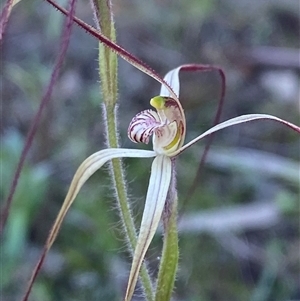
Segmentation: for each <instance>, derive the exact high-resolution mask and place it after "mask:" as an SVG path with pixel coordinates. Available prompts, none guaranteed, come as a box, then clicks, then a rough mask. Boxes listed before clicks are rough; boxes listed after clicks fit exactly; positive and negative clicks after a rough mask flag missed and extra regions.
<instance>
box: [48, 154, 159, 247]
mask: <svg viewBox="0 0 300 301" xmlns="http://www.w3.org/2000/svg"><path fill="white" fill-rule="evenodd" d="M155 155H156V153H155V152H154V151H147V150H136V149H122V148H108V149H104V150H101V151H99V152H96V153H94V154H93V155H91V156H90V157H88V158H87V159H86V160H84V161H83V163H82V164H81V165H80V166H79V168H78V169H77V171H76V173H75V175H74V177H73V180H72V182H71V185H70V188H69V191H68V193H67V196H66V198H65V200H64V202H63V205H62V207H61V209H60V211H59V213H58V216H57V218H56V220H55V222H54V225H53V227H52V230H51V232H50V234H49V237H48V240H47V248H48V249H49V248H50V247H51V245H52V244H53V242H54V240H55V238H56V236H57V233H58V231H59V228H60V226H61V223H62V221H63V218H64V217H65V215H66V214H67V211H68V210H69V208H70V206H71V205H72V203H73V202H74V199H75V198H76V196H77V194H78V192H79V191H80V189H81V187H82V186H83V184H84V183H85V182H86V181H87V180H88V179H89V178H90V177H91V176H92V175H93V174H94V173H95V172H96V171H97V170H98V169H100V168H101V167H102V166H103V165H104V164H105V163H106V162H108V161H109V160H111V159H114V158H121V157H129V158H150V157H154V156H155Z"/></svg>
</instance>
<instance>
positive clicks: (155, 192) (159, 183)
mask: <svg viewBox="0 0 300 301" xmlns="http://www.w3.org/2000/svg"><path fill="white" fill-rule="evenodd" d="M171 173H172V164H171V159H170V158H169V157H167V156H163V155H160V156H157V157H156V158H155V159H154V161H153V163H152V168H151V177H150V180H149V187H148V191H147V197H146V202H145V209H144V213H143V218H142V222H141V227H140V233H139V237H138V241H137V245H136V249H135V252H134V256H133V261H132V267H131V271H130V276H129V280H128V285H127V291H126V296H125V301H130V300H131V298H132V295H133V292H134V289H135V286H136V283H137V280H138V275H139V271H140V268H141V265H142V262H143V260H144V257H145V254H146V252H147V250H148V247H149V245H150V243H151V241H152V238H153V236H154V234H155V232H156V229H157V227H158V223H159V221H160V219H161V215H162V211H163V208H164V205H165V201H166V198H167V193H168V190H169V186H170V181H171Z"/></svg>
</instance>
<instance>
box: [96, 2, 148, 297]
mask: <svg viewBox="0 0 300 301" xmlns="http://www.w3.org/2000/svg"><path fill="white" fill-rule="evenodd" d="M92 7H93V10H94V16H95V19H96V20H95V21H96V25H97V27H98V28H99V30H100V31H101V32H102V34H104V36H106V37H107V38H108V39H110V40H111V41H113V42H115V41H116V33H115V27H114V21H113V15H112V11H111V1H106V0H92ZM117 70H118V66H117V55H116V53H114V52H112V51H111V49H110V48H107V47H105V46H104V45H103V44H102V43H99V76H100V81H101V92H102V95H103V100H104V106H103V111H104V120H105V123H106V140H107V146H108V147H110V148H118V147H119V143H118V124H117V121H116V120H117V119H116V118H117V114H116V113H117V112H116V111H117V110H116V102H117V93H118V82H117ZM111 177H112V180H113V184H114V188H115V194H116V199H117V205H118V208H119V215H120V218H121V221H122V227H123V231H124V233H125V236H126V241H127V245H128V249H129V251H130V253H131V254H133V252H134V249H135V247H136V243H137V232H136V229H135V226H134V221H133V218H132V215H131V209H130V204H129V202H128V196H127V188H126V181H125V176H124V171H123V166H122V162H121V160H120V159H113V160H112V162H111ZM141 282H142V285H143V289H144V293H145V296H146V299H147V300H148V301H152V300H153V297H152V296H153V293H152V282H151V278H150V275H149V272H148V271H147V268H146V265H144V266H143V267H142V269H141Z"/></svg>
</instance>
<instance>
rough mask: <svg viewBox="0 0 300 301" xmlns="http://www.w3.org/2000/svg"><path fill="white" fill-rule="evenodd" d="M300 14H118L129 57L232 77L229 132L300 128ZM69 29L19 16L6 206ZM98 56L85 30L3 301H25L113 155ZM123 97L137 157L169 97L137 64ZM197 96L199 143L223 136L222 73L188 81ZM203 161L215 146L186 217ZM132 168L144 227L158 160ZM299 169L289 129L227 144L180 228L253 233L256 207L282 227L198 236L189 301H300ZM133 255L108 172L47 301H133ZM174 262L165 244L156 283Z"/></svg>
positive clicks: (46, 17) (53, 275)
mask: <svg viewBox="0 0 300 301" xmlns="http://www.w3.org/2000/svg"><path fill="white" fill-rule="evenodd" d="M298 6H299V3H297V1H287V0H285V1H279V0H278V1H250V0H241V1H232V0H225V1H220V0H214V1H207V0H204V1H203V0H199V1H196V0H195V1H179V0H176V1H170V0H160V1H159V0H156V1H147V2H144V1H143V2H141V1H119V0H118V1H114V7H113V9H114V12H115V18H116V26H117V40H118V42H119V43H120V44H121V45H122V46H124V47H125V48H126V49H127V50H129V51H130V52H132V53H134V54H135V55H137V56H138V57H140V58H141V59H142V60H144V61H145V62H146V63H147V64H149V65H150V66H152V67H153V68H154V69H155V70H157V71H158V72H159V73H160V74H162V75H163V74H164V73H166V72H167V71H168V70H170V69H172V68H174V67H176V66H178V65H180V64H182V63H188V62H196V63H208V64H215V65H219V66H222V67H223V68H224V70H225V73H226V75H227V96H226V104H225V112H224V114H223V116H222V119H223V120H224V119H227V118H229V117H234V116H237V115H240V114H246V113H270V114H274V115H277V116H278V117H281V118H284V119H287V120H290V121H291V122H294V123H296V124H299V107H298V106H299V103H298V101H299V82H300V78H299V63H298V66H297V64H296V65H295V66H294V67H293V66H291V65H290V64H287V58H291V55H290V52H288V50H291V49H292V50H293V49H297V47H299V42H298V29H299V24H300V21H299V14H298V11H299V7H298ZM76 14H77V15H78V16H79V17H80V18H82V19H84V20H85V21H87V22H89V23H90V24H93V21H92V14H91V10H90V8H89V5H88V2H87V1H81V0H79V1H78V5H77V13H76ZM62 20H63V17H62V16H60V14H59V13H58V12H57V11H55V10H54V9H53V8H52V7H50V6H49V5H48V4H47V3H46V2H41V1H36V0H31V1H22V2H20V3H19V4H18V5H16V6H15V7H14V9H13V12H12V15H11V18H10V21H9V23H8V27H7V31H6V33H5V38H4V41H3V46H2V56H1V66H2V67H3V68H2V70H1V72H2V73H1V81H2V86H1V102H2V108H1V110H2V112H1V118H2V128H1V144H2V147H1V172H2V181H1V187H0V188H1V199H3V197H5V196H6V195H7V189H8V186H9V183H10V181H11V179H12V173H13V171H14V168H15V165H16V162H17V158H18V156H19V155H20V151H21V147H22V143H23V141H24V137H25V135H26V133H27V131H28V128H29V125H30V120H32V118H33V116H34V113H35V112H36V109H37V106H38V104H39V101H40V99H41V95H42V93H43V89H44V87H45V86H46V85H47V82H48V81H49V76H50V73H51V68H52V66H53V64H54V61H55V57H56V55H57V49H58V45H57V43H58V41H59V35H60V30H61V26H62ZM267 46H268V47H272V48H267V50H268V52H267V53H268V55H267V57H265V56H264V52H263V51H264V50H266V48H265V47H267ZM96 47H97V42H96V41H95V40H94V39H93V38H92V37H90V36H88V35H87V34H86V33H85V32H84V31H83V30H81V29H79V28H76V27H74V31H73V37H72V39H71V45H70V48H69V50H68V54H67V57H66V61H65V63H64V66H63V70H62V73H61V76H60V79H59V82H58V84H57V85H56V88H55V92H54V95H53V97H52V101H51V103H50V105H49V106H48V108H47V111H46V113H45V114H44V117H43V120H42V122H41V124H40V128H39V131H38V133H37V135H36V137H35V141H34V143H33V145H32V149H31V153H30V156H29V158H28V160H27V163H26V166H25V168H24V169H23V172H22V176H21V180H20V184H19V186H18V189H17V192H16V195H15V197H14V205H13V207H12V209H11V212H10V217H9V221H8V225H7V229H6V232H5V235H4V239H3V256H2V257H1V264H2V271H3V272H2V275H4V277H3V278H2V279H1V293H2V296H3V298H4V299H3V300H7V301H10V300H18V298H19V297H20V295H21V293H22V289H23V288H24V286H25V285H26V282H27V280H28V278H29V276H30V271H31V269H32V268H33V265H34V263H35V262H36V260H37V257H38V254H39V252H40V250H41V248H42V246H43V244H44V242H45V239H46V236H47V233H48V231H49V229H50V226H51V223H52V221H53V220H54V218H55V216H56V214H57V212H58V210H59V206H60V204H61V203H62V201H63V198H64V194H65V193H66V190H67V186H68V185H69V183H70V180H71V178H72V175H73V173H74V171H75V170H76V168H77V166H78V165H79V164H80V162H82V161H83V159H84V158H85V157H87V155H89V154H91V153H92V152H95V151H96V150H97V149H100V148H103V147H105V145H103V142H102V141H103V132H104V129H103V125H102V123H101V120H102V113H101V108H100V105H101V95H100V92H99V84H98V75H97V70H96V68H97V63H96V57H97V49H96ZM277 50H280V52H279V53H280V55H279V56H277V59H276V62H277V64H275V62H273V64H272V62H270V60H268V59H270V58H272V53H273V52H272V51H277ZM276 53H277V54H278V52H276ZM254 54H255V55H256V56H254ZM119 82H120V90H119V100H120V101H119V116H120V120H119V124H120V137H121V145H122V146H124V147H132V144H131V142H130V141H129V140H128V139H127V137H126V131H127V126H128V123H129V121H130V120H131V118H132V117H133V116H134V115H135V114H136V113H137V112H139V111H140V110H142V109H147V108H149V99H150V98H151V97H153V96H155V95H157V94H158V93H159V86H158V84H156V83H155V82H154V81H153V80H152V79H150V78H148V77H147V76H145V75H143V74H142V73H141V72H139V71H137V70H135V69H134V68H133V67H132V66H130V65H128V64H127V63H125V62H122V61H120V68H119ZM181 87H182V97H181V99H182V103H183V107H184V109H185V112H186V115H187V125H188V133H189V135H188V137H187V140H189V139H191V138H193V137H195V136H196V135H197V134H199V132H200V131H201V130H203V131H204V130H205V129H207V128H208V127H209V126H210V125H211V124H212V122H213V116H214V113H215V111H216V107H217V100H218V97H219V92H220V80H219V78H218V75H217V74H214V73H203V74H200V73H199V75H193V76H190V75H183V76H182V85H181ZM203 146H204V145H203V143H200V144H199V145H198V147H197V146H196V147H193V149H192V150H188V151H187V152H186V153H184V154H183V156H181V157H180V159H179V160H178V170H177V173H178V190H179V203H180V204H181V205H183V204H182V202H183V200H184V199H185V198H186V196H187V192H188V189H189V187H190V185H191V184H192V182H193V179H194V176H195V174H196V168H197V164H198V162H199V158H200V156H201V153H202V150H203ZM138 147H144V146H138ZM247 150H249V151H247ZM226 154H227V156H226ZM268 154H269V156H268ZM274 154H276V156H274ZM124 162H125V166H126V170H127V175H128V181H129V189H130V195H131V196H132V202H133V204H134V205H133V207H134V213H135V215H136V217H137V221H139V219H140V215H141V212H142V208H143V204H144V198H145V193H146V187H147V181H148V178H149V172H150V163H151V160H149V162H146V160H143V161H140V160H133V159H128V160H125V161H124ZM278 166H279V171H278V168H277V167H278ZM281 166H282V167H281ZM280 167H281V168H280ZM297 169H298V170H299V138H298V137H297V135H296V134H295V133H293V132H290V131H288V130H287V129H286V128H283V127H280V126H279V125H277V124H273V123H272V122H257V123H252V124H247V125H243V126H239V127H236V128H232V129H227V130H225V131H224V132H222V133H218V134H217V136H216V139H215V142H214V147H213V150H212V152H211V153H210V155H209V157H208V163H207V165H206V166H205V168H204V169H203V170H202V173H201V177H200V178H199V182H198V185H197V189H196V191H195V193H194V194H193V195H191V196H189V197H188V204H187V205H186V206H185V207H184V212H183V214H182V215H180V220H179V228H180V223H181V222H182V223H183V222H184V221H185V218H186V216H187V214H189V213H196V214H198V213H199V219H198V220H197V222H196V225H195V227H196V228H197V227H198V228H201V226H202V225H201V223H202V219H201V214H206V213H207V214H208V213H212V214H213V215H212V216H215V217H216V219H217V220H218V221H219V222H220V223H222V222H224V225H225V224H226V223H225V221H223V216H224V215H221V217H220V218H218V217H219V215H218V214H219V213H218V212H219V211H218V210H220V209H222V210H223V209H224V210H225V209H229V210H230V209H231V208H235V207H236V206H242V208H245V212H244V214H243V215H242V217H243V216H245V217H246V216H247V218H248V217H249V216H250V217H249V220H247V221H248V222H249V225H250V219H251V218H252V220H251V221H253V219H254V218H255V217H256V216H257V215H256V214H257V213H259V212H255V211H254V212H252V211H251V212H249V211H247V210H248V209H247V208H249V207H247V205H249V204H258V205H259V204H262V206H263V204H269V205H270V208H273V209H272V210H274V211H272V212H271V211H270V214H269V215H268V218H270V220H264V221H262V220H261V219H255V223H254V224H255V225H256V226H255V227H254V226H248V227H246V226H245V225H246V222H245V221H244V220H243V218H241V216H234V215H232V218H233V220H234V221H236V223H235V225H236V226H235V228H234V229H235V230H234V231H229V230H228V229H227V228H226V227H224V229H223V231H221V232H220V231H218V232H216V231H215V228H213V227H211V228H209V227H204V228H205V229H206V230H205V231H204V232H203V231H200V230H199V232H198V233H197V232H195V231H193V232H191V231H190V232H189V231H185V230H182V232H181V234H180V250H181V252H180V254H181V256H180V269H179V273H178V280H177V284H176V291H175V293H174V299H175V300H193V301H213V300H216V301H222V300H224V301H225V300H232V301H235V300H236V301H240V300H250V301H279V300H289V299H300V287H299V282H298V275H299V272H300V266H299V262H300V260H299V243H300V238H299V178H298V175H297V172H296V173H295V170H297ZM243 206H245V207H243ZM256 208H257V207H256ZM270 210H271V209H270ZM258 211H259V210H258ZM214 214H215V215H214ZM228 215H230V214H229V213H228ZM209 216H211V215H209ZM271 216H272V219H271ZM230 217H231V215H230ZM241 221H243V222H244V223H242V222H241ZM251 225H253V224H251ZM204 226H205V225H204ZM1 243H2V242H1ZM123 250H124V248H123V239H122V233H121V232H120V230H119V227H118V220H117V215H116V213H115V210H114V200H113V195H112V189H111V183H110V181H109V180H108V173H107V170H103V171H99V172H98V173H97V174H96V175H95V176H93V177H92V178H91V180H90V181H89V182H88V183H87V185H86V186H85V187H84V189H83V191H82V192H81V193H80V195H79V197H78V199H77V200H76V201H75V204H74V207H73V208H72V209H71V211H70V213H69V214H68V216H67V218H66V221H65V223H64V225H63V227H62V231H61V233H60V234H59V236H58V240H57V241H56V242H55V244H54V247H53V250H52V251H51V252H50V254H49V257H48V258H47V261H46V263H45V266H44V268H43V269H42V272H41V274H40V276H39V277H38V280H37V282H36V283H35V286H34V291H33V294H32V300H45V301H47V300H66V301H68V300H75V301H76V300H78V301H79V300H80V301H81V300H111V301H113V300H121V296H122V295H123V294H124V289H125V286H126V281H127V276H128V275H127V273H128V270H129V258H128V257H127V255H128V254H126V253H124V252H123ZM160 250H161V238H160V236H159V235H157V236H156V238H155V240H154V243H153V245H152V247H151V249H150V251H149V252H148V259H149V265H150V266H151V269H152V270H153V273H156V272H157V263H158V260H157V258H158V257H159V256H160ZM138 299H139V298H136V300H138Z"/></svg>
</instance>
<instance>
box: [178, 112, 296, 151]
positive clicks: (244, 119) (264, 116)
mask: <svg viewBox="0 0 300 301" xmlns="http://www.w3.org/2000/svg"><path fill="white" fill-rule="evenodd" d="M254 120H274V121H277V122H280V123H281V124H284V125H286V126H288V127H290V128H292V129H293V130H295V131H297V132H299V133H300V127H299V126H297V125H295V124H293V123H291V122H288V121H286V120H283V119H281V118H278V117H276V116H273V115H268V114H248V115H242V116H238V117H235V118H232V119H229V120H226V121H224V122H222V123H219V124H217V125H215V126H213V127H212V128H210V129H209V130H207V131H206V132H204V133H203V134H201V135H200V136H198V137H196V138H194V139H193V140H192V141H190V142H189V143H187V144H185V145H184V146H182V147H181V148H180V149H178V150H177V151H176V152H174V153H173V154H172V156H177V155H178V154H180V153H181V152H183V151H184V150H185V149H187V148H188V147H190V146H192V145H193V144H195V143H196V142H198V141H199V140H201V139H203V138H204V137H206V136H208V135H210V134H213V133H215V132H218V131H220V130H222V129H225V128H228V127H230V126H233V125H237V124H241V123H245V122H249V121H254Z"/></svg>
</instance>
